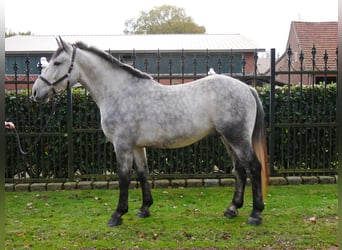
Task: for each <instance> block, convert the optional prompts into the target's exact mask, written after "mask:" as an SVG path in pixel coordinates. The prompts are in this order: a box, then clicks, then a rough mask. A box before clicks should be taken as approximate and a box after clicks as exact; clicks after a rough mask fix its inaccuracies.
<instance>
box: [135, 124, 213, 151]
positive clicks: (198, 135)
mask: <svg viewBox="0 0 342 250" xmlns="http://www.w3.org/2000/svg"><path fill="white" fill-rule="evenodd" d="M214 133H215V130H214V129H213V128H207V129H202V130H197V131H186V130H177V128H175V129H174V130H173V132H171V131H165V130H162V131H158V130H155V131H151V132H150V133H145V134H144V136H142V137H140V138H139V139H138V142H137V144H138V146H143V147H154V148H181V147H186V146H189V145H191V144H193V143H195V142H197V141H199V140H201V139H203V138H204V137H206V136H208V135H210V134H214Z"/></svg>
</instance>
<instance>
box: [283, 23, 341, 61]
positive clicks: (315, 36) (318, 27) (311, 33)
mask: <svg viewBox="0 0 342 250" xmlns="http://www.w3.org/2000/svg"><path fill="white" fill-rule="evenodd" d="M291 32H292V34H293V35H294V36H295V39H296V42H297V44H298V47H299V52H300V50H301V51H302V52H303V54H304V64H305V66H308V67H309V66H310V65H312V62H311V60H305V59H309V58H310V59H311V58H312V56H311V51H312V48H313V46H315V48H316V59H317V60H316V65H317V66H318V67H321V66H323V64H324V60H323V55H324V53H325V50H327V53H328V56H329V60H328V63H329V62H330V63H332V64H336V63H335V62H334V60H332V59H333V58H336V48H337V47H338V22H292V23H291V30H290V35H291ZM289 39H290V38H289ZM289 42H290V41H288V43H289ZM287 46H288V45H287ZM285 53H286V52H285Z"/></svg>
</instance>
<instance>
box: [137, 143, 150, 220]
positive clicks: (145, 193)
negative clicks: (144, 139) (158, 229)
mask: <svg viewBox="0 0 342 250" xmlns="http://www.w3.org/2000/svg"><path fill="white" fill-rule="evenodd" d="M133 155H134V162H135V165H136V168H137V169H136V171H137V175H138V180H139V182H140V186H141V191H142V197H143V201H142V206H141V207H140V210H139V212H138V213H137V217H138V218H146V217H149V216H150V211H149V208H150V206H151V205H152V204H153V198H152V194H151V187H150V184H149V182H148V166H147V158H146V152H145V148H136V149H134V151H133Z"/></svg>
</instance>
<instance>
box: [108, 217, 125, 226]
mask: <svg viewBox="0 0 342 250" xmlns="http://www.w3.org/2000/svg"><path fill="white" fill-rule="evenodd" d="M121 224H122V218H121V217H116V218H113V217H111V218H110V219H109V221H108V224H107V225H108V226H109V227H115V226H119V225H121Z"/></svg>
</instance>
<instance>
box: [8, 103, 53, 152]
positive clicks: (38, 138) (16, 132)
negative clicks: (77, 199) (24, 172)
mask: <svg viewBox="0 0 342 250" xmlns="http://www.w3.org/2000/svg"><path fill="white" fill-rule="evenodd" d="M55 113H56V102H53V105H52V111H51V114H50V116H49V117H48V119H47V121H46V123H45V125H44V127H43V129H42V131H41V132H40V133H39V135H38V137H37V139H36V140H35V141H34V142H33V143H32V146H31V147H30V148H29V150H28V151H24V150H23V147H22V146H21V142H20V136H19V133H18V131H17V129H16V128H14V132H15V135H16V138H17V142H18V147H19V152H20V153H21V154H23V155H27V154H28V153H30V152H32V150H33V148H34V147H35V145H36V144H37V142H38V141H39V140H40V139H41V137H42V135H43V133H44V132H45V130H46V128H47V126H48V124H49V122H50V120H51V118H52V117H53V116H55Z"/></svg>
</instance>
